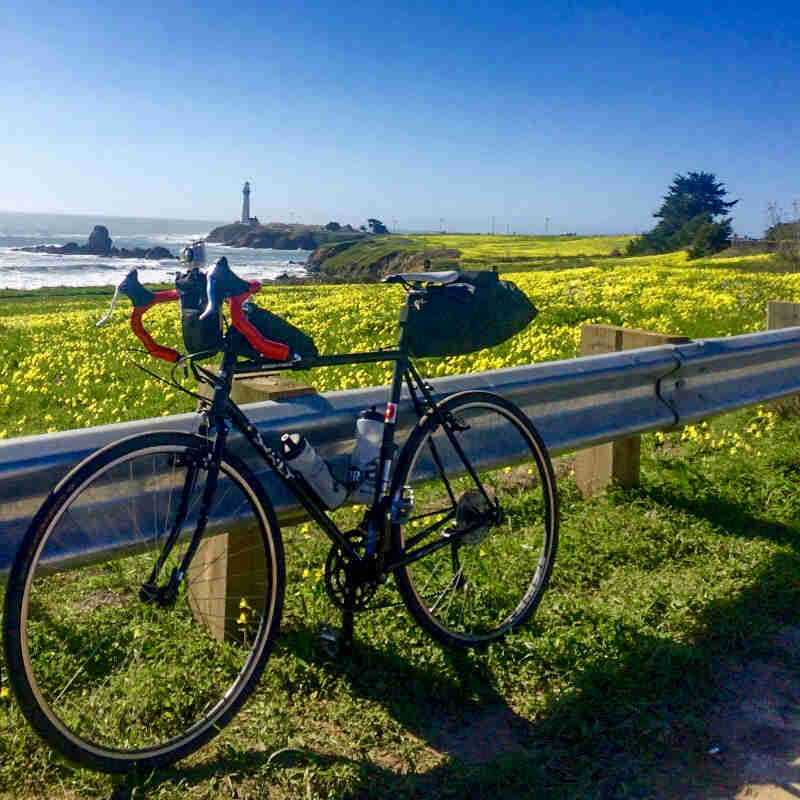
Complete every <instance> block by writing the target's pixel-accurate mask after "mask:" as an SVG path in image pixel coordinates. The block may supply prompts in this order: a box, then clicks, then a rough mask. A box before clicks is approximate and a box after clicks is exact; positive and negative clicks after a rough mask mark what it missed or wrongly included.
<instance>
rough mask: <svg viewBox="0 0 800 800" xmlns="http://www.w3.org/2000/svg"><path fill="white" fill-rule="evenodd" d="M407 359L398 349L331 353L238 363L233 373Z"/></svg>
mask: <svg viewBox="0 0 800 800" xmlns="http://www.w3.org/2000/svg"><path fill="white" fill-rule="evenodd" d="M405 359H408V355H404V354H403V351H402V350H400V349H399V348H396V347H395V348H387V349H386V350H371V351H366V352H363V353H333V354H332V355H327V356H315V357H314V358H302V359H299V360H298V361H289V362H287V361H266V362H262V361H253V360H251V361H240V362H238V363H237V364H236V366H235V368H234V372H237V373H238V372H254V371H256V370H257V371H259V372H285V371H286V370H295V371H298V370H304V369H315V368H317V367H338V366H342V365H344V364H377V363H379V362H381V361H402V360H405Z"/></svg>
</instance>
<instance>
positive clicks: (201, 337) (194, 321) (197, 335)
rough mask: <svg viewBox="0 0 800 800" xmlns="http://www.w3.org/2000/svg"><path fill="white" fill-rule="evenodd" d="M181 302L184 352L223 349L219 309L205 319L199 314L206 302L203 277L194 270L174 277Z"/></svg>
mask: <svg viewBox="0 0 800 800" xmlns="http://www.w3.org/2000/svg"><path fill="white" fill-rule="evenodd" d="M175 288H176V289H177V291H178V297H179V298H180V303H181V333H182V334H183V344H184V347H185V348H186V352H187V353H200V352H203V351H204V350H214V351H215V350H217V349H219V348H220V347H221V346H222V319H221V317H220V313H219V310H218V309H217V310H216V311H214V313H213V314H209V316H207V317H206V318H205V319H200V315H201V314H202V313H203V311H204V310H205V308H206V304H207V303H208V294H207V292H206V276H205V274H204V273H203V272H201V271H200V270H199V269H198V268H197V267H193V268H192V269H190V270H188V271H187V272H183V273H178V275H176V276H175Z"/></svg>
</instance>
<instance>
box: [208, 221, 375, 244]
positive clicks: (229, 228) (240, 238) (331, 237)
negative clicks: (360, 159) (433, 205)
mask: <svg viewBox="0 0 800 800" xmlns="http://www.w3.org/2000/svg"><path fill="white" fill-rule="evenodd" d="M367 235H368V234H366V233H363V232H362V231H357V230H354V229H353V228H350V227H349V226H348V227H344V228H341V229H340V230H337V231H331V230H326V229H325V228H324V227H323V226H321V225H290V224H287V223H284V222H270V223H269V224H267V225H245V224H244V223H241V222H234V223H232V224H231V225H220V226H219V227H218V228H214V230H213V231H211V233H209V234H208V236H206V241H207V242H209V243H211V244H225V245H228V246H229V247H255V248H272V249H273V250H298V249H299V250H315V249H316V248H317V247H319V246H320V245H323V244H327V243H329V242H344V241H358V240H359V239H363V238H364V237H366V236H367Z"/></svg>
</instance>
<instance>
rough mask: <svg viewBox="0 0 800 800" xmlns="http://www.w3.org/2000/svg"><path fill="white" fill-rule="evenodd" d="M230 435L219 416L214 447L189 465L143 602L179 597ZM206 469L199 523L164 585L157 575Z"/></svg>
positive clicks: (144, 587)
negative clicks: (177, 503) (171, 522)
mask: <svg viewBox="0 0 800 800" xmlns="http://www.w3.org/2000/svg"><path fill="white" fill-rule="evenodd" d="M227 435H228V428H227V425H226V424H225V422H224V421H223V420H221V419H220V420H219V422H218V424H217V436H216V439H215V441H214V447H213V449H212V450H211V451H210V452H209V451H206V453H205V454H204V457H203V458H204V460H203V463H202V464H198V463H197V462H196V461H193V462H192V463H190V464H189V465H188V467H187V472H186V478H185V479H184V482H183V490H182V494H181V499H180V504H179V506H178V510H177V512H176V514H175V521H174V522H173V524H172V529H171V530H170V532H169V536H167V540H166V541H165V542H164V547H163V549H162V551H161V553H160V554H159V556H158V558H157V559H156V563H155V564H154V565H153V569H152V571H151V573H150V577H149V578H148V579H147V581H146V582H145V583H143V584H142V587H141V589H140V590H139V599H140V600H141V601H142V602H143V603H153V602H155V603H157V604H158V605H160V606H162V607H165V608H167V607H170V606H172V605H174V603H175V601H176V600H177V597H178V590H179V589H180V585H181V582H182V581H183V578H184V576H185V575H186V573H187V571H188V569H189V565H190V564H191V563H192V559H193V558H194V556H195V554H196V553H197V549H198V547H199V546H200V541H201V540H202V538H203V534H204V533H205V530H206V526H207V525H208V517H209V515H210V513H211V507H212V504H213V502H214V495H215V494H216V491H217V483H218V480H219V465H220V463H221V462H222V453H223V451H224V449H225V441H226V439H227ZM203 467H205V469H206V483H205V486H204V487H203V497H202V500H201V503H200V510H199V512H198V516H197V524H196V525H195V529H194V534H193V535H192V540H191V541H190V542H189V546H188V547H187V548H186V552H185V553H184V554H183V558H182V559H181V564H180V566H179V567H175V568H173V570H172V573H171V575H170V577H169V580H168V581H167V582H166V583H165V584H163V585H162V586H159V585H158V576H159V573H160V572H161V570H162V568H163V566H164V564H165V563H166V561H167V559H168V558H169V556H170V553H171V552H172V550H173V548H174V547H175V544H176V543H177V541H178V539H179V538H180V534H181V530H182V529H183V524H184V522H185V521H186V516H187V514H188V511H189V499H190V497H191V495H192V492H193V491H194V488H195V486H196V484H197V476H198V475H199V473H200V470H201V468H203Z"/></svg>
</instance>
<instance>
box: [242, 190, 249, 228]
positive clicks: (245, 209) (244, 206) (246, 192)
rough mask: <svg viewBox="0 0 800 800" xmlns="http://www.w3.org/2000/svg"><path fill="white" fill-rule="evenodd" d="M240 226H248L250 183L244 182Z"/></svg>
mask: <svg viewBox="0 0 800 800" xmlns="http://www.w3.org/2000/svg"><path fill="white" fill-rule="evenodd" d="M242 224H243V225H249V224H250V181H245V184H244V188H243V189H242Z"/></svg>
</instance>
